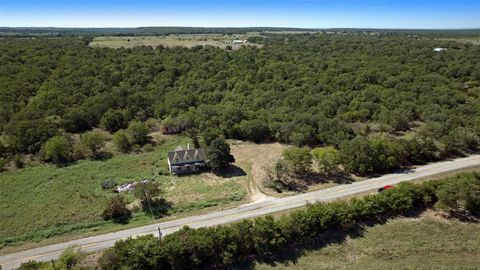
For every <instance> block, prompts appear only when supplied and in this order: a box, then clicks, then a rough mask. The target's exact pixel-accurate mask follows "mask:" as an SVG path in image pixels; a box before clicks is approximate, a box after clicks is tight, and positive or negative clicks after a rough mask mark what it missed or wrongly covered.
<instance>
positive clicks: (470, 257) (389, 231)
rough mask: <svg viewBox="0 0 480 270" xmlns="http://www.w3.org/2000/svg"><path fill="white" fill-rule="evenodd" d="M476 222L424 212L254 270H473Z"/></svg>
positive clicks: (478, 254) (479, 250) (478, 245)
mask: <svg viewBox="0 0 480 270" xmlns="http://www.w3.org/2000/svg"><path fill="white" fill-rule="evenodd" d="M478 239H480V224H479V223H465V222H460V221H457V220H446V219H443V218H440V217H438V216H436V215H434V214H433V212H430V211H427V212H425V213H424V214H422V216H421V217H419V218H397V219H393V220H390V221H388V222H387V223H386V224H384V225H376V226H374V227H368V228H366V230H365V231H364V232H363V233H362V234H361V235H360V236H357V237H354V236H352V237H347V238H342V237H341V236H338V237H337V236H334V235H332V237H331V239H330V241H329V242H328V243H324V246H322V247H319V248H313V249H310V250H307V251H305V252H304V254H301V255H300V256H295V255H292V254H289V255H286V256H285V259H284V260H283V261H282V262H275V263H270V264H267V263H257V264H256V265H255V269H259V270H264V269H274V268H275V269H478V266H479V265H480V241H478Z"/></svg>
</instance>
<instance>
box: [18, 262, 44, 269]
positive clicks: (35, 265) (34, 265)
mask: <svg viewBox="0 0 480 270" xmlns="http://www.w3.org/2000/svg"><path fill="white" fill-rule="evenodd" d="M44 265H45V263H42V262H37V261H32V260H30V261H27V262H24V263H22V264H21V265H20V267H19V268H18V270H37V269H40V268H42V267H43V266H44Z"/></svg>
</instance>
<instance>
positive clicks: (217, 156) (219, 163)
mask: <svg viewBox="0 0 480 270" xmlns="http://www.w3.org/2000/svg"><path fill="white" fill-rule="evenodd" d="M207 151H208V152H207V157H208V165H209V166H210V168H211V169H212V171H213V172H215V173H220V172H222V171H224V170H226V169H228V167H229V166H230V163H233V162H235V158H234V157H233V156H232V154H230V145H228V143H227V142H226V141H225V140H224V139H222V138H217V139H214V140H213V141H212V142H211V143H210V144H209V145H208V148H207Z"/></svg>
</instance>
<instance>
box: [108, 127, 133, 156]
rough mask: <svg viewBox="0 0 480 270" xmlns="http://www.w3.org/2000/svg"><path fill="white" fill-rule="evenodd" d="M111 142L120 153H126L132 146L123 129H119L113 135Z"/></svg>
mask: <svg viewBox="0 0 480 270" xmlns="http://www.w3.org/2000/svg"><path fill="white" fill-rule="evenodd" d="M113 144H114V145H115V147H116V148H117V150H118V151H120V152H122V153H128V152H129V151H130V150H131V148H132V145H131V144H130V141H129V140H128V136H127V132H125V131H124V130H119V131H117V132H116V133H115V135H113Z"/></svg>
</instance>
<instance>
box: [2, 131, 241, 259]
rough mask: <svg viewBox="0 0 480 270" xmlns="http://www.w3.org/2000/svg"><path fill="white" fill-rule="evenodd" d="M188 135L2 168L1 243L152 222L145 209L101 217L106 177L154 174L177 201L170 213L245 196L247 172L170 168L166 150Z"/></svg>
mask: <svg viewBox="0 0 480 270" xmlns="http://www.w3.org/2000/svg"><path fill="white" fill-rule="evenodd" d="M187 141H188V140H187V139H186V138H183V137H170V138H169V139H167V141H166V142H165V143H164V144H163V145H160V146H156V147H155V148H154V149H153V151H152V152H147V153H140V154H130V155H125V154H120V155H115V156H114V157H113V158H111V159H108V160H105V161H92V160H82V161H79V162H77V163H75V164H71V165H69V166H66V167H55V166H52V165H38V166H34V167H28V168H25V169H20V170H15V171H11V172H4V173H1V174H0V184H1V186H2V188H1V189H0V248H1V247H5V246H11V245H18V244H21V243H24V242H29V241H40V240H42V239H46V238H51V237H54V236H55V237H56V236H61V235H72V236H75V237H78V236H79V235H78V234H79V233H88V232H92V231H98V232H105V231H108V230H119V229H123V228H126V227H133V226H138V225H141V224H146V223H151V222H153V219H152V218H151V217H150V216H147V215H145V214H144V213H143V212H138V213H135V214H134V217H133V218H132V220H131V221H130V223H129V224H128V225H118V224H113V223H111V222H107V221H104V220H102V218H101V217H100V214H101V212H102V211H103V209H104V207H105V204H106V202H107V200H108V198H109V197H111V196H112V195H113V193H111V192H110V191H105V190H102V187H101V183H102V182H103V181H104V180H105V179H114V180H115V181H116V182H117V183H124V182H130V181H135V180H140V179H142V178H148V179H155V180H156V181H158V182H159V183H160V184H161V187H162V189H163V190H164V197H165V199H166V200H167V201H170V202H171V203H172V204H173V205H172V207H171V209H170V211H169V213H170V215H186V214H188V213H190V212H195V211H197V212H198V211H200V210H202V209H207V208H208V209H212V208H215V207H217V208H220V207H225V206H233V205H236V204H239V203H241V202H242V201H244V200H245V199H246V198H245V195H246V186H247V185H246V184H245V177H244V176H233V177H228V178H224V177H219V176H215V175H213V174H211V173H203V174H196V175H189V176H183V177H176V176H170V175H169V174H168V173H167V171H168V168H167V162H166V153H167V152H168V151H170V150H172V149H174V148H175V147H176V146H177V145H179V144H184V145H186V143H187ZM123 196H124V197H125V198H126V200H127V201H128V202H133V201H134V198H133V196H132V195H131V194H125V195H123ZM170 217H171V216H170ZM170 217H167V218H170ZM0 250H1V249H0Z"/></svg>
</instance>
